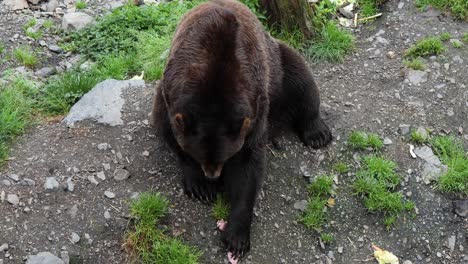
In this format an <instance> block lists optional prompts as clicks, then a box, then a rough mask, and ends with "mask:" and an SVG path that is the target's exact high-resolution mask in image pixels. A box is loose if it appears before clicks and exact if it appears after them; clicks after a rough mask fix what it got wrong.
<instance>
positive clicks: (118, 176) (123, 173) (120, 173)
mask: <svg viewBox="0 0 468 264" xmlns="http://www.w3.org/2000/svg"><path fill="white" fill-rule="evenodd" d="M129 176H130V172H128V171H127V170H125V169H116V170H115V171H114V179H115V180H116V181H123V180H126V179H128V177H129Z"/></svg>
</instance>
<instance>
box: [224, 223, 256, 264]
mask: <svg viewBox="0 0 468 264" xmlns="http://www.w3.org/2000/svg"><path fill="white" fill-rule="evenodd" d="M223 243H224V246H225V247H226V248H227V250H228V252H230V253H231V254H232V256H233V257H234V259H239V258H241V257H243V256H244V255H245V254H246V253H247V252H248V251H249V250H250V232H249V230H248V228H246V227H236V226H235V225H231V223H228V226H227V229H226V232H224V234H223Z"/></svg>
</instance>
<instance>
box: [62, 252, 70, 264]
mask: <svg viewBox="0 0 468 264" xmlns="http://www.w3.org/2000/svg"><path fill="white" fill-rule="evenodd" d="M60 258H62V260H63V262H65V264H69V263H70V256H69V255H68V251H62V252H60Z"/></svg>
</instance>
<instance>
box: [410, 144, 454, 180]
mask: <svg viewBox="0 0 468 264" xmlns="http://www.w3.org/2000/svg"><path fill="white" fill-rule="evenodd" d="M414 153H415V154H416V156H418V157H419V158H421V159H422V160H424V161H425V162H424V164H423V170H422V172H421V175H422V178H423V181H424V183H425V184H430V183H431V181H434V180H437V179H438V178H439V177H440V176H441V175H442V174H443V173H444V172H446V171H447V166H446V165H444V164H442V163H441V162H440V160H439V158H438V157H437V156H436V155H434V152H432V149H431V148H430V147H428V146H423V147H418V148H415V149H414Z"/></svg>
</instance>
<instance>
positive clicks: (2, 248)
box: [0, 243, 8, 252]
mask: <svg viewBox="0 0 468 264" xmlns="http://www.w3.org/2000/svg"><path fill="white" fill-rule="evenodd" d="M7 250H8V244H7V243H5V244H2V245H1V246H0V252H3V251H7Z"/></svg>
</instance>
